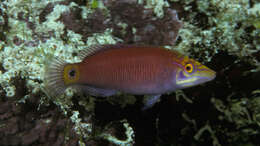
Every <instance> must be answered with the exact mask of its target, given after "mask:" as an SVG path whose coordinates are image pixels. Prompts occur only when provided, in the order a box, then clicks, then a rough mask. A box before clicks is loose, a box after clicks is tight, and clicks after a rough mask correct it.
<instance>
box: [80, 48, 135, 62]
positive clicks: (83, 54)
mask: <svg viewBox="0 0 260 146" xmlns="http://www.w3.org/2000/svg"><path fill="white" fill-rule="evenodd" d="M128 46H129V47H130V46H131V45H124V44H105V45H92V46H89V47H87V48H86V49H84V50H81V51H80V52H79V58H80V60H83V59H84V58H85V57H88V56H92V55H94V54H96V53H98V52H102V51H105V50H108V49H120V48H126V47H128Z"/></svg>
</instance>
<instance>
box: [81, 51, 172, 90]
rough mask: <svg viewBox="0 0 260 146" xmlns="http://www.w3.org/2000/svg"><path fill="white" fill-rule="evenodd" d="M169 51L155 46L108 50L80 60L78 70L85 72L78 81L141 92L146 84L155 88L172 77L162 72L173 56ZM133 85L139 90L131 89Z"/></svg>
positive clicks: (102, 86) (100, 86)
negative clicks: (127, 49)
mask: <svg viewBox="0 0 260 146" xmlns="http://www.w3.org/2000/svg"><path fill="white" fill-rule="evenodd" d="M170 53H171V52H169V51H167V50H165V49H158V48H132V49H131V50H130V49H129V51H126V50H124V49H117V50H115V49H113V50H107V51H104V52H101V53H98V54H96V55H94V56H90V57H88V58H86V59H85V60H84V61H83V62H82V63H79V69H80V72H81V73H83V74H84V76H83V77H82V78H80V82H82V83H85V84H88V85H93V86H95V87H99V88H110V89H118V90H123V91H126V92H127V90H128V89H129V90H131V91H132V92H135V93H138V92H142V91H140V89H143V88H147V87H148V86H151V87H152V86H153V88H152V89H149V90H155V89H154V88H155V87H156V86H155V85H157V86H158V85H160V84H163V83H164V82H167V81H169V79H170V78H171V76H169V75H167V74H165V73H167V72H165V71H164V70H167V69H168V70H170V69H171V68H170V67H167V65H169V64H170V62H169V61H171V57H172V54H170ZM163 71H164V72H163ZM97 73H101V74H97ZM165 76H169V78H168V79H167V78H166V77H165ZM133 88H135V89H136V90H139V91H133V90H134V89H133ZM143 92H145V91H143ZM140 94H141V93H140Z"/></svg>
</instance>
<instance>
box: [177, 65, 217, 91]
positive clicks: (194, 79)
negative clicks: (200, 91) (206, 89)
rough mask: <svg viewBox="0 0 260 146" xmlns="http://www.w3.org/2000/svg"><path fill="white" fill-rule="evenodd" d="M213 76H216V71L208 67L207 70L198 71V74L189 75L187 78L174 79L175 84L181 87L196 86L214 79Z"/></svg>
mask: <svg viewBox="0 0 260 146" xmlns="http://www.w3.org/2000/svg"><path fill="white" fill-rule="evenodd" d="M215 77H216V72H215V71H213V70H210V69H209V70H204V71H200V73H199V74H197V75H194V76H191V77H189V78H186V79H183V80H178V81H176V84H178V85H180V86H182V87H191V86H196V85H199V84H203V83H206V82H209V81H211V80H213V79H215Z"/></svg>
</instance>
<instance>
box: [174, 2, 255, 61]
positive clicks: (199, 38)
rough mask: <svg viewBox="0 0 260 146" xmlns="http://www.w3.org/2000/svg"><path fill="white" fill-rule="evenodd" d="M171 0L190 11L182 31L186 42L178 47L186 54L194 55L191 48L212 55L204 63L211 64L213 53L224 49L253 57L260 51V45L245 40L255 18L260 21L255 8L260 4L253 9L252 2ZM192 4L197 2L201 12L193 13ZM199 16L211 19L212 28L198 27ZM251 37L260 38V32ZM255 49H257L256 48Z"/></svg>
mask: <svg viewBox="0 0 260 146" xmlns="http://www.w3.org/2000/svg"><path fill="white" fill-rule="evenodd" d="M171 1H173V2H181V3H184V4H186V5H187V6H185V10H186V11H188V12H190V15H188V17H187V20H185V21H184V26H183V29H181V30H180V32H179V35H180V37H181V38H182V41H181V42H180V43H179V44H178V46H177V48H178V50H181V51H184V52H185V53H189V52H191V51H190V49H192V50H194V51H196V52H205V53H207V52H208V53H207V54H206V55H205V56H204V60H205V59H207V60H208V61H210V60H211V57H212V56H213V55H212V54H216V53H218V52H219V51H220V50H225V51H228V52H229V53H230V54H231V55H235V56H239V57H246V56H250V55H251V54H252V53H254V52H256V51H258V50H259V42H256V41H255V40H254V44H250V43H247V42H245V40H243V39H242V36H244V35H246V31H245V28H246V27H249V26H251V25H252V23H251V21H250V20H251V19H252V18H253V19H256V20H259V19H260V16H259V11H260V9H256V8H255V7H256V5H257V4H255V6H254V7H253V8H250V7H249V0H232V1H230V0H199V1H194V0H182V1H179V0H171ZM191 3H196V5H197V9H198V11H193V9H192V8H193V7H195V6H194V5H191ZM192 6H193V7H192ZM252 11H253V12H254V13H252ZM198 13H203V14H205V16H207V18H208V22H207V23H208V25H209V26H208V28H206V29H203V28H200V27H199V26H197V24H198V22H196V21H198V19H195V16H196V15H197V14H198ZM238 25H241V26H240V27H239V26H238ZM250 35H251V36H252V37H257V36H259V30H254V32H253V33H252V34H250ZM194 45H195V47H194ZM196 46H198V47H196ZM255 46H257V49H255V48H254V47H255ZM252 61H253V60H252Z"/></svg>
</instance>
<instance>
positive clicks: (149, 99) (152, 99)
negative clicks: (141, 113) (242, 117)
mask: <svg viewBox="0 0 260 146" xmlns="http://www.w3.org/2000/svg"><path fill="white" fill-rule="evenodd" d="M160 97H161V95H160V94H159V95H149V96H146V97H145V98H144V101H143V102H144V107H143V108H142V110H147V109H148V108H151V107H152V106H154V104H155V103H156V102H159V101H160V100H159V99H160Z"/></svg>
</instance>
